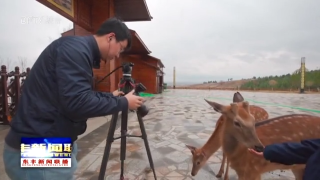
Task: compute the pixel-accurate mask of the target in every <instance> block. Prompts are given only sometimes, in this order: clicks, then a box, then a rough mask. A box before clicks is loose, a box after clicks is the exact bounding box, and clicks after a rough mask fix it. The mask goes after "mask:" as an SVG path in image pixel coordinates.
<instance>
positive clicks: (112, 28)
mask: <svg viewBox="0 0 320 180" xmlns="http://www.w3.org/2000/svg"><path fill="white" fill-rule="evenodd" d="M109 33H114V34H115V36H116V40H117V41H118V42H119V41H124V40H127V41H128V45H127V47H126V50H128V49H130V48H131V44H132V37H131V33H130V30H129V28H128V27H127V25H126V24H125V23H124V22H122V21H121V20H120V19H119V18H116V17H112V18H109V19H107V20H106V21H105V22H104V23H103V24H101V26H100V28H99V29H98V31H97V32H96V35H97V36H103V35H106V34H109Z"/></svg>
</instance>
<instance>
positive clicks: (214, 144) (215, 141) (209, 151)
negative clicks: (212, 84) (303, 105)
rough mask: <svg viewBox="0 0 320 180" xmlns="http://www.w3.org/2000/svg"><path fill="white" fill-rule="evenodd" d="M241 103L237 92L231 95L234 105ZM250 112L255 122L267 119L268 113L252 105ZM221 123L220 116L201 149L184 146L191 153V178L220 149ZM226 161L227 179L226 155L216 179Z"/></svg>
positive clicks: (225, 178)
mask: <svg viewBox="0 0 320 180" xmlns="http://www.w3.org/2000/svg"><path fill="white" fill-rule="evenodd" d="M243 101H244V98H243V96H242V95H241V94H240V93H239V92H236V93H234V95H233V102H234V103H236V102H243ZM250 111H251V114H252V115H253V116H254V117H255V119H256V121H261V120H266V119H268V118H269V114H268V112H267V111H266V110H264V109H263V108H261V107H259V106H253V105H252V106H250ZM223 123H224V118H223V116H220V118H219V119H218V121H217V123H216V127H215V129H214V131H213V133H212V135H211V137H210V138H209V139H208V141H207V142H206V143H205V144H204V145H203V146H202V147H201V148H196V147H194V146H191V145H186V146H187V147H188V148H189V149H190V151H191V153H192V170H191V175H192V176H195V175H197V173H198V171H199V170H200V169H201V168H202V167H203V166H204V165H205V164H206V162H207V161H208V159H209V158H210V157H211V156H212V155H213V153H214V152H216V151H217V150H218V149H219V148H220V147H221V136H222V125H223ZM226 161H227V166H226V171H225V172H226V173H225V176H224V180H228V179H229V177H228V170H229V165H228V160H227V159H226V155H225V154H224V153H223V157H222V162H221V166H220V170H219V172H218V174H217V175H216V177H218V178H220V177H222V175H223V174H224V167H225V162H226Z"/></svg>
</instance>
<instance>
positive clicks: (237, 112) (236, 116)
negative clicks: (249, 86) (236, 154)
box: [205, 100, 264, 152]
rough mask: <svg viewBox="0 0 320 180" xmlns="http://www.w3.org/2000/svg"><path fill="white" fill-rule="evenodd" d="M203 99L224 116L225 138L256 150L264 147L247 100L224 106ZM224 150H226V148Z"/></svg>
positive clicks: (260, 150) (261, 149) (259, 150)
mask: <svg viewBox="0 0 320 180" xmlns="http://www.w3.org/2000/svg"><path fill="white" fill-rule="evenodd" d="M205 101H206V102H207V103H208V104H209V105H210V106H212V107H213V109H214V110H215V111H217V112H219V113H221V114H222V116H223V117H224V120H225V132H224V134H225V138H229V139H230V141H231V140H232V142H234V143H237V142H238V143H241V144H243V145H244V146H246V147H247V148H252V149H254V150H256V151H258V152H262V151H263V149H264V147H263V145H262V143H261V142H260V140H259V138H258V136H257V134H256V131H255V118H254V116H253V115H252V114H251V113H250V107H249V103H248V102H246V101H245V102H240V103H231V104H230V105H229V106H224V105H221V104H219V103H216V102H211V101H208V100H205ZM228 145H229V144H228ZM231 145H232V144H230V148H234V147H235V145H232V146H231ZM224 148H226V147H224ZM225 150H226V151H227V152H228V149H225Z"/></svg>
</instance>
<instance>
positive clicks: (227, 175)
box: [224, 158, 229, 180]
mask: <svg viewBox="0 0 320 180" xmlns="http://www.w3.org/2000/svg"><path fill="white" fill-rule="evenodd" d="M226 160H227V167H226V173H224V180H229V161H228V158H226Z"/></svg>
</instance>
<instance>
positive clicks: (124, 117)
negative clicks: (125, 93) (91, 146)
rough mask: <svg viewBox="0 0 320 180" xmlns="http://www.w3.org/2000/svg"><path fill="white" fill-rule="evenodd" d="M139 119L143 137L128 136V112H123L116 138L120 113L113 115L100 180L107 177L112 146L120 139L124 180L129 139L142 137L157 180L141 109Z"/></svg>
mask: <svg viewBox="0 0 320 180" xmlns="http://www.w3.org/2000/svg"><path fill="white" fill-rule="evenodd" d="M123 81H127V80H124V79H121V81H120V83H119V84H124V85H125V84H127V83H126V82H124V83H121V82H123ZM136 114H137V117H138V122H139V125H140V130H141V136H135V135H129V134H127V128H128V110H125V111H122V114H121V136H119V137H116V138H115V137H114V132H115V130H116V126H117V120H118V113H116V114H113V115H112V118H111V123H110V127H109V132H108V137H107V140H106V146H105V149H104V154H103V159H102V162H101V167H100V173H99V180H104V176H105V172H106V168H107V164H108V159H109V154H110V150H111V144H112V143H113V141H114V140H116V139H120V138H121V144H120V160H121V172H120V179H121V180H124V177H123V170H124V168H123V166H124V160H125V157H126V144H127V139H126V138H127V137H140V138H142V139H143V140H144V144H145V148H146V151H147V156H148V160H149V164H150V168H151V169H152V171H153V175H154V178H155V180H157V176H156V173H155V169H154V165H153V160H152V156H151V151H150V147H149V142H148V139H147V133H146V130H145V127H144V123H143V120H142V116H141V114H140V113H139V109H138V111H136Z"/></svg>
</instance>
